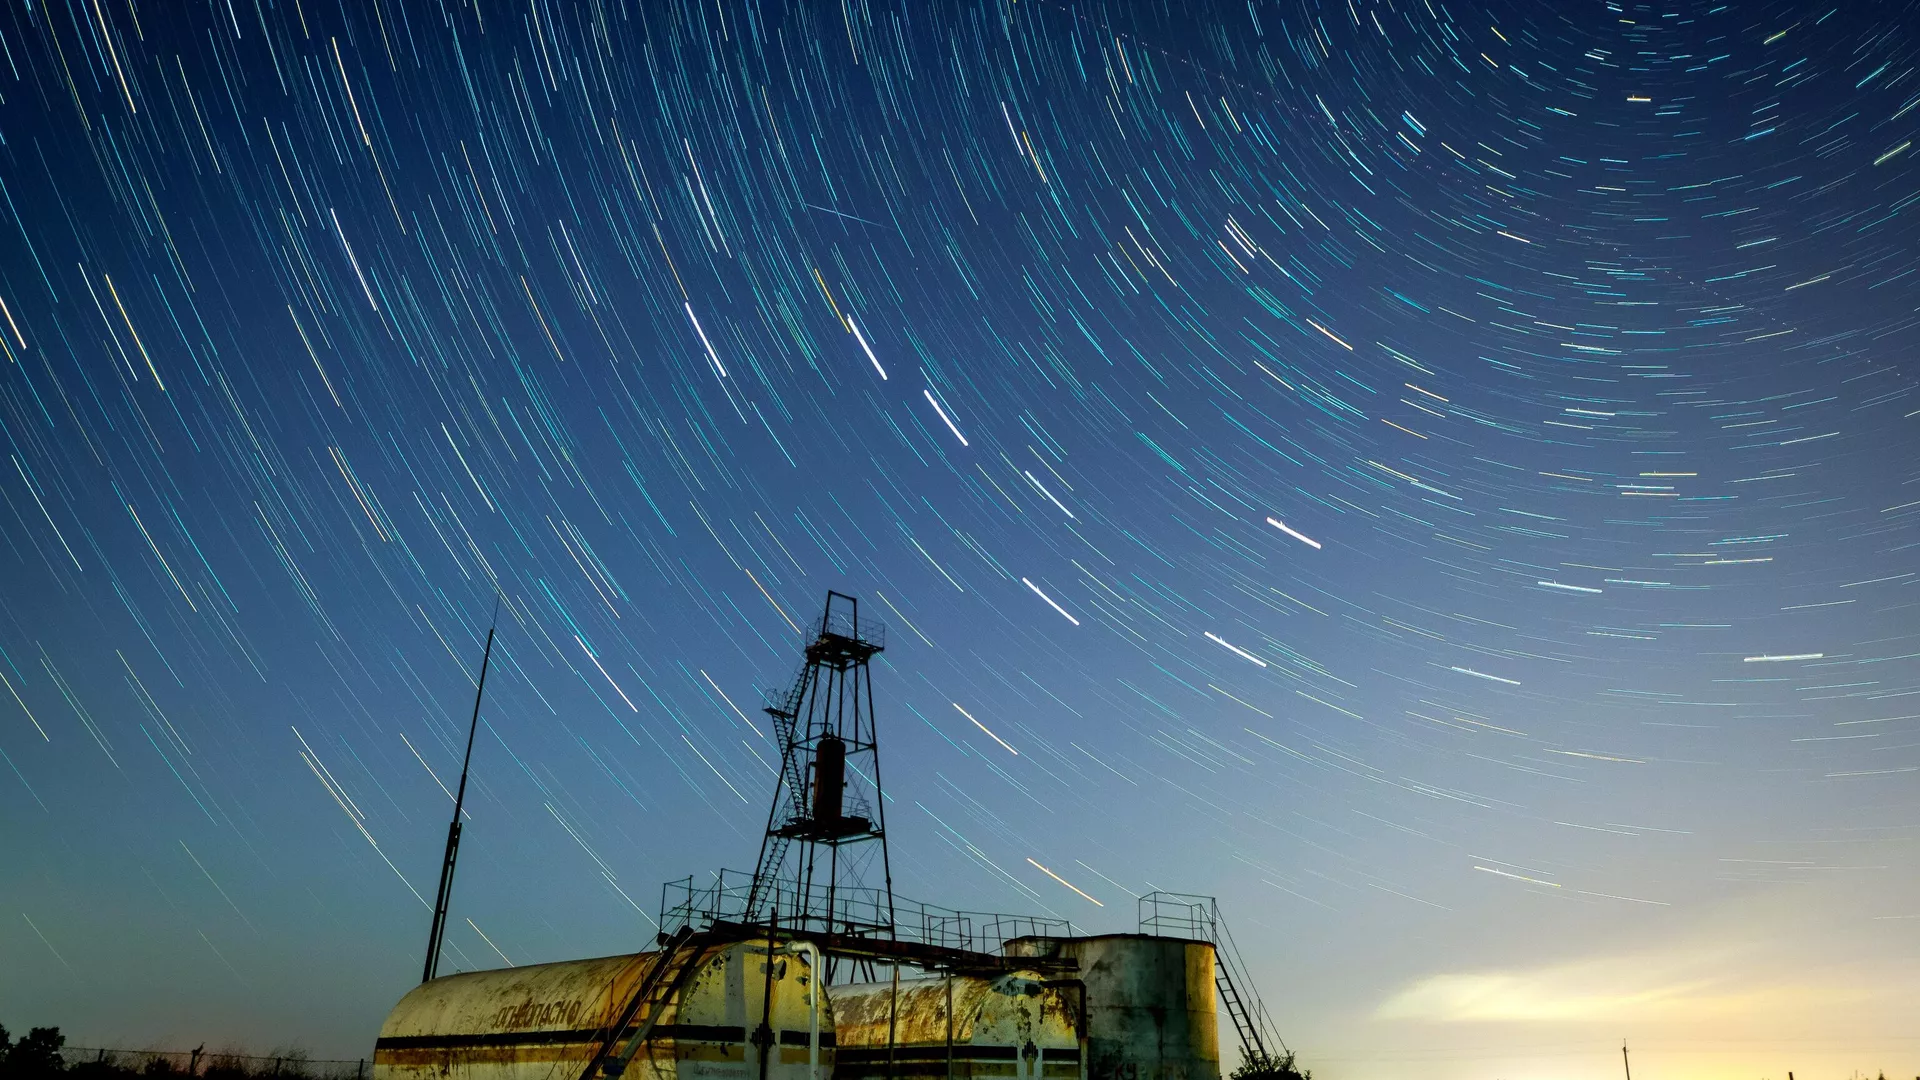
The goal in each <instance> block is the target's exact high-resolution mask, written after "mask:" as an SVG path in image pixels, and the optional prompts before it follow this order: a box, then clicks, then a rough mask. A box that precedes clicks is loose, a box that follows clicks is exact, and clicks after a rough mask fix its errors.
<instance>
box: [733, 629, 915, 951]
mask: <svg viewBox="0 0 1920 1080" xmlns="http://www.w3.org/2000/svg"><path fill="white" fill-rule="evenodd" d="M885 633H886V631H885V628H884V627H883V626H881V625H880V624H879V623H876V622H872V621H868V622H865V623H863V622H862V621H861V619H860V601H859V600H857V599H855V598H854V597H851V596H848V595H846V594H844V593H838V592H828V593H827V602H826V606H825V608H824V609H823V610H822V612H821V614H820V618H819V619H818V620H817V621H815V622H814V623H812V624H811V625H810V626H809V627H808V631H807V635H806V639H807V640H806V644H805V648H804V655H805V660H804V662H803V663H802V664H801V667H800V670H799V672H798V673H796V675H795V676H794V680H793V683H792V684H791V686H790V687H789V688H788V689H787V690H786V691H784V692H780V693H769V694H768V695H767V706H766V709H765V712H766V713H767V715H768V716H770V717H772V718H773V724H774V729H775V731H776V732H777V733H778V738H779V742H780V745H781V760H780V778H779V780H778V782H777V783H776V784H775V786H774V792H773V805H772V806H771V807H770V808H769V809H768V811H767V829H766V834H765V836H764V837H763V838H762V839H761V842H760V857H759V859H758V861H757V862H756V864H755V869H754V874H753V881H752V884H751V885H750V887H749V889H748V895H747V900H746V904H745V910H744V912H743V914H744V916H745V921H746V922H747V923H749V924H751V925H755V926H760V927H764V928H767V929H770V930H781V931H787V932H790V933H806V932H809V931H813V932H818V933H825V934H834V935H851V936H855V937H886V938H891V937H893V936H894V899H893V867H892V864H891V863H890V862H889V861H888V857H887V828H886V806H885V797H884V796H883V794H882V788H881V785H880V754H879V748H878V745H877V743H876V740H875V734H874V712H873V680H872V676H871V674H870V672H869V669H868V661H870V660H872V659H873V657H874V655H875V654H877V653H879V652H880V651H881V650H882V649H884V648H885V647H886V639H885ZM876 864H877V865H876ZM876 871H877V876H878V879H879V880H878V882H877V883H873V879H874V877H875V876H876ZM876 885H877V887H876Z"/></svg>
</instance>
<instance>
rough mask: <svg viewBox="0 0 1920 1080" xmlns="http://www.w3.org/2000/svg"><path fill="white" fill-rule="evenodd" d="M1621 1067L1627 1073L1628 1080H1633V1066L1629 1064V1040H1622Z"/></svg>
mask: <svg viewBox="0 0 1920 1080" xmlns="http://www.w3.org/2000/svg"><path fill="white" fill-rule="evenodd" d="M1620 1067H1621V1068H1622V1069H1625V1070H1626V1072H1627V1080H1633V1066H1632V1065H1631V1064H1629V1063H1628V1062H1627V1040H1625V1039H1621V1040H1620Z"/></svg>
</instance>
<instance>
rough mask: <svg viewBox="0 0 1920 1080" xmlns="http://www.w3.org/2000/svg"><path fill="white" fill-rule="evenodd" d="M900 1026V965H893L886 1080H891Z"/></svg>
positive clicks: (888, 1003)
mask: <svg viewBox="0 0 1920 1080" xmlns="http://www.w3.org/2000/svg"><path fill="white" fill-rule="evenodd" d="M899 1024H900V964H899V962H898V961H895V962H894V965H893V993H892V996H891V997H890V998H889V999H888V1001H887V1080H893V1059H894V1055H893V1047H894V1043H895V1041H896V1032H897V1031H898V1030H899Z"/></svg>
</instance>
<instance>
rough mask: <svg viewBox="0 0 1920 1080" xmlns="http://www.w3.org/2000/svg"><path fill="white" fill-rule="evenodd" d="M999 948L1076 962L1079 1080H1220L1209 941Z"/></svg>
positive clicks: (1046, 942)
mask: <svg viewBox="0 0 1920 1080" xmlns="http://www.w3.org/2000/svg"><path fill="white" fill-rule="evenodd" d="M1005 949H1006V955H1008V956H1013V957H1046V958H1052V959H1061V960H1075V961H1078V963H1079V969H1078V979H1079V981H1080V982H1081V983H1082V984H1083V985H1084V986H1085V992H1086V1029H1085V1030H1086V1034H1087V1050H1086V1056H1087V1064H1086V1073H1085V1075H1086V1077H1087V1080H1220V1032H1219V1012H1218V1003H1217V1000H1216V998H1215V996H1214V993H1215V991H1214V964H1215V963H1216V957H1215V954H1214V946H1213V943H1212V942H1208V941H1191V940H1186V939H1183V938H1170V937H1158V936H1153V935H1148V934H1102V935H1098V936H1094V937H1071V938H1068V937H1022V938H1015V939H1013V940H1012V941H1009V942H1007V943H1006V946H1005Z"/></svg>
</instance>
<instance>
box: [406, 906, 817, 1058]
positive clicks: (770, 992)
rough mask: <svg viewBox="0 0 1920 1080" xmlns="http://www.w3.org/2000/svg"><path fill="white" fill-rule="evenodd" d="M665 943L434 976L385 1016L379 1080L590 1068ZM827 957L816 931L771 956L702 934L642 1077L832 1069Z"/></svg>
mask: <svg viewBox="0 0 1920 1080" xmlns="http://www.w3.org/2000/svg"><path fill="white" fill-rule="evenodd" d="M657 956H658V954H657V953H650V952H649V953H636V954H632V955H626V956H607V957H601V958H599V959H596V960H570V961H565V962H562V963H555V964H535V965H531V966H528V967H516V968H507V969H504V970H497V971H470V972H465V973H462V974H459V975H448V976H445V977H443V978H438V979H434V980H433V981H431V982H426V983H422V984H420V985H419V986H417V987H414V988H413V990H411V991H410V992H408V993H407V995H406V996H405V997H403V998H401V999H400V1002H399V1004H397V1005H395V1006H394V1007H393V1011H392V1012H390V1013H389V1014H387V1020H386V1023H385V1024H384V1025H382V1026H381V1029H380V1038H379V1040H378V1041H377V1042H375V1044H374V1056H373V1071H374V1080H579V1078H580V1076H581V1074H582V1073H583V1071H584V1070H585V1069H586V1067H587V1063H588V1061H589V1060H591V1059H592V1058H593V1057H594V1055H595V1054H596V1053H597V1052H598V1051H599V1048H600V1046H601V1044H602V1041H603V1040H604V1039H605V1038H606V1035H607V1031H608V1028H609V1026H610V1025H612V1024H614V1023H615V1022H616V1021H617V1020H618V1018H619V1016H620V1014H621V1012H622V1010H623V1009H624V1007H625V1006H626V1004H627V1003H628V1002H629V1001H630V1000H631V998H632V996H633V994H634V992H635V990H636V989H637V988H638V987H639V985H640V983H641V981H642V980H643V979H644V978H645V977H646V974H647V972H648V970H649V969H650V968H651V966H652V965H653V963H654V962H655V959H656V957H657ZM769 961H771V963H769ZM817 962H818V954H817V953H814V952H813V950H812V948H811V946H807V945H804V944H800V945H794V944H788V943H780V944H776V945H775V946H774V949H773V952H772V954H771V956H769V953H768V948H767V942H766V941H764V940H753V941H742V942H729V943H724V944H715V945H707V946H704V947H700V951H699V953H698V955H697V956H695V957H694V958H693V960H692V963H693V964H694V969H693V971H692V972H691V973H690V974H689V976H688V979H687V982H686V984H685V987H684V989H682V991H681V992H680V994H679V995H678V999H677V1001H676V1002H675V1003H673V1004H670V1005H669V1006H667V1008H666V1009H665V1011H664V1013H663V1015H662V1017H661V1022H660V1024H659V1025H658V1026H657V1027H656V1028H655V1031H654V1038H653V1039H652V1040H651V1041H650V1042H649V1043H648V1045H646V1046H645V1047H643V1048H642V1049H641V1050H640V1051H639V1053H638V1054H637V1055H636V1056H635V1057H634V1059H633V1061H632V1063H631V1064H630V1065H629V1066H628V1077H629V1080H829V1078H830V1077H831V1076H832V1075H833V1014H832V1011H831V1008H830V1005H829V1003H828V1001H827V997H826V994H824V993H821V992H820V988H819V986H818V985H817V984H816V983H815V981H814V968H815V967H816V966H817ZM762 1017H766V1018H767V1020H768V1026H769V1028H770V1029H771V1032H772V1035H773V1038H774V1040H775V1042H774V1045H773V1046H772V1047H771V1048H770V1049H771V1050H772V1052H771V1053H768V1054H766V1055H765V1058H766V1061H765V1066H764V1069H763V1067H762V1062H761V1059H762V1053H761V1050H760V1048H759V1046H757V1045H755V1044H754V1042H753V1039H752V1037H753V1034H754V1032H755V1030H756V1029H758V1028H759V1026H760V1022H761V1018H762ZM629 1030H630V1031H631V1030H632V1028H630V1029H629Z"/></svg>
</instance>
